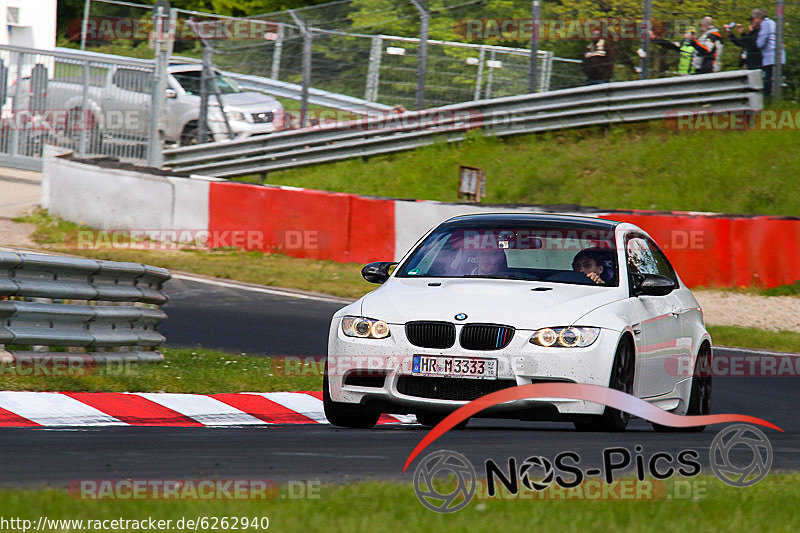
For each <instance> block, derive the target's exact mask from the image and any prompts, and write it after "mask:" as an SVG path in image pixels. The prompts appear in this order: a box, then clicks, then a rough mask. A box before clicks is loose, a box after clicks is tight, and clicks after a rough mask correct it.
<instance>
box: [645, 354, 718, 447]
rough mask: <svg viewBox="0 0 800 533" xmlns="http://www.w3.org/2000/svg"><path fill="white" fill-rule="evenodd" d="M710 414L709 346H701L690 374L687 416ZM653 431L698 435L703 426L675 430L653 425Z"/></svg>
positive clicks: (674, 428)
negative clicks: (690, 386)
mask: <svg viewBox="0 0 800 533" xmlns="http://www.w3.org/2000/svg"><path fill="white" fill-rule="evenodd" d="M709 414H711V346H709V345H708V344H703V346H701V347H700V351H699V352H698V354H697V361H695V364H694V373H693V374H692V389H691V392H690V393H689V407H688V409H686V415H687V416H701V415H709ZM653 429H654V430H656V431H661V432H673V433H674V432H681V433H700V432H701V431H703V430H704V429H706V427H705V426H692V427H688V428H676V427H671V426H662V425H661V424H655V423H654V424H653Z"/></svg>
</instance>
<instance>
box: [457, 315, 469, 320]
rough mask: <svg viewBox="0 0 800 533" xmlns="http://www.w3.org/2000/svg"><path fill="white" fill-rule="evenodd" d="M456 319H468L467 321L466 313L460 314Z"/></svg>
mask: <svg viewBox="0 0 800 533" xmlns="http://www.w3.org/2000/svg"><path fill="white" fill-rule="evenodd" d="M455 319H456V320H466V319H467V315H465V314H464V313H458V314H457V315H456V316H455Z"/></svg>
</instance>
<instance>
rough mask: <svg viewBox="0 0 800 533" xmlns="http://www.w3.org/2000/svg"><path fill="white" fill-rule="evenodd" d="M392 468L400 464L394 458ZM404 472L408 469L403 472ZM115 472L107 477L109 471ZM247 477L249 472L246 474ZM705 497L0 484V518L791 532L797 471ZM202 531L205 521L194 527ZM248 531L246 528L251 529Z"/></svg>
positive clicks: (376, 486) (299, 527)
mask: <svg viewBox="0 0 800 533" xmlns="http://www.w3.org/2000/svg"><path fill="white" fill-rule="evenodd" d="M398 470H399V465H398ZM407 476H410V474H407ZM111 477H113V476H111ZM248 477H250V476H248ZM693 479H695V480H698V481H700V482H704V485H705V486H706V487H707V491H706V494H705V497H704V498H700V499H696V500H685V501H675V500H671V501H665V500H658V501H629V500H628V501H575V500H570V501H530V500H528V501H525V500H522V501H499V500H486V501H481V502H476V501H473V502H471V503H470V504H469V505H467V506H466V507H465V508H464V509H462V510H460V511H457V512H455V513H453V514H438V513H434V512H432V511H429V510H428V509H426V508H425V507H423V506H422V504H420V503H419V501H418V500H417V498H416V495H415V493H414V490H413V488H412V487H411V485H410V484H408V483H407V482H402V483H401V482H362V483H351V484H347V485H339V486H333V485H322V486H321V487H320V490H319V498H315V499H296V500H295V499H288V492H287V491H286V490H285V489H284V488H283V487H282V492H281V495H286V496H287V499H281V498H280V497H278V498H275V499H274V500H270V501H241V500H239V501H187V500H180V501H142V500H135V501H130V500H127V501H108V500H104V501H82V500H78V499H73V498H71V497H70V496H69V495H68V494H67V492H66V491H65V490H56V489H41V490H14V489H6V490H2V491H0V505H1V506H2V508H3V517H5V518H9V517H19V518H23V519H27V520H32V521H33V522H34V527H35V524H36V522H37V521H38V519H39V517H40V516H46V517H47V518H50V519H83V520H88V519H91V520H97V519H117V518H121V519H135V520H142V519H146V518H148V517H153V518H154V519H156V520H159V519H163V520H167V519H170V520H172V521H173V524H175V522H176V521H177V520H180V519H181V518H183V517H185V518H187V519H197V518H199V517H234V516H237V517H242V516H246V517H248V518H249V519H252V518H260V517H264V516H266V517H268V518H269V530H270V531H292V532H293V531H309V532H316V531H348V532H350V531H352V532H362V531H363V532H374V531H415V532H416V531H419V532H431V533H438V532H441V531H476V532H482V531H486V532H495V531H498V529H502V530H503V531H528V530H530V529H531V525H532V524H534V525H535V529H536V530H540V531H560V532H564V533H568V532H577V533H585V532H587V531H599V530H603V531H630V532H651V531H652V532H662V531H681V530H685V529H687V528H690V529H691V530H693V531H764V532H767V531H769V532H770V533H778V532H784V531H786V532H789V531H797V530H798V528H800V514H798V513H797V512H796V508H797V501H798V499H800V475H799V474H796V473H793V474H770V475H768V476H767V477H766V478H765V479H764V480H762V481H761V482H759V483H758V484H756V485H754V486H752V487H747V488H743V489H742V488H733V487H729V486H727V485H724V484H723V483H721V482H720V481H719V480H717V479H716V478H713V477H709V476H699V477H697V478H693ZM201 529H202V528H201ZM251 531H252V529H251Z"/></svg>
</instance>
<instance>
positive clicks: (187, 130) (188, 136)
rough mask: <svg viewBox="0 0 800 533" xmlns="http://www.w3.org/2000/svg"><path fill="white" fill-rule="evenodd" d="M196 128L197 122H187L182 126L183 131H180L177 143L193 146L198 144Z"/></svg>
mask: <svg viewBox="0 0 800 533" xmlns="http://www.w3.org/2000/svg"><path fill="white" fill-rule="evenodd" d="M197 132H198V130H197V122H194V121H192V122H189V123H188V124H186V125H185V126H184V127H183V131H181V138H180V140H179V143H180V145H181V146H194V145H195V144H198V143H199V142H200V141H199V139H198V133H197Z"/></svg>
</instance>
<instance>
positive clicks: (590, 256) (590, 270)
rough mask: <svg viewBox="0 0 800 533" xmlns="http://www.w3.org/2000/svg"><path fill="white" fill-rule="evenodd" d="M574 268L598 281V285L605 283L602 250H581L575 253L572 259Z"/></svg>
mask: <svg viewBox="0 0 800 533" xmlns="http://www.w3.org/2000/svg"><path fill="white" fill-rule="evenodd" d="M572 269H573V270H574V271H575V272H581V273H583V274H586V276H587V277H588V278H589V279H590V280H592V281H594V282H595V283H597V284H598V285H605V284H606V282H605V281H603V279H602V277H601V276H602V275H603V271H604V267H603V257H602V255H601V254H600V252H596V251H593V250H581V251H580V252H578V253H577V255H575V258H574V259H573V260H572Z"/></svg>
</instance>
